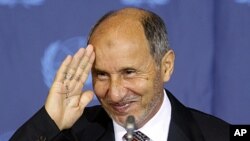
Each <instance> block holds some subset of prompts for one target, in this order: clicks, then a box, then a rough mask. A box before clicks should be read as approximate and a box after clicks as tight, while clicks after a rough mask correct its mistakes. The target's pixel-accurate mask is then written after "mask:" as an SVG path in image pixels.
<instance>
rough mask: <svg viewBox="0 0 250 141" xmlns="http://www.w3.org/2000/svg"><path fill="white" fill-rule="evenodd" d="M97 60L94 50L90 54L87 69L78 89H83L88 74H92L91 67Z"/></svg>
mask: <svg viewBox="0 0 250 141" xmlns="http://www.w3.org/2000/svg"><path fill="white" fill-rule="evenodd" d="M94 60H95V53H94V52H93V53H92V54H91V56H90V59H89V62H88V63H87V65H86V68H85V70H84V71H83V72H82V75H81V78H80V81H79V82H78V89H82V87H83V86H84V84H85V82H86V81H87V79H88V75H89V74H90V70H91V67H92V66H93V62H94Z"/></svg>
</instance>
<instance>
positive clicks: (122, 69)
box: [93, 66, 137, 73]
mask: <svg viewBox="0 0 250 141" xmlns="http://www.w3.org/2000/svg"><path fill="white" fill-rule="evenodd" d="M93 70H94V71H96V72H104V73H108V72H107V71H105V70H103V69H100V68H98V67H96V66H94V67H93ZM124 70H137V69H135V68H133V67H122V68H121V69H119V71H118V72H122V71H124Z"/></svg>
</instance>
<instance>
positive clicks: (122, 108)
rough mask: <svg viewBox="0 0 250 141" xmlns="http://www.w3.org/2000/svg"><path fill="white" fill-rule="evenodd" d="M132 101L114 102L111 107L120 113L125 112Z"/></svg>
mask: <svg viewBox="0 0 250 141" xmlns="http://www.w3.org/2000/svg"><path fill="white" fill-rule="evenodd" d="M132 103H133V102H126V103H115V104H111V106H112V108H113V109H114V110H115V111H116V112H117V113H120V114H125V113H127V112H128V110H129V107H130V106H131V105H132Z"/></svg>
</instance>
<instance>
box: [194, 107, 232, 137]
mask: <svg viewBox="0 0 250 141" xmlns="http://www.w3.org/2000/svg"><path fill="white" fill-rule="evenodd" d="M189 110H190V111H191V113H192V115H193V117H194V119H195V120H196V122H197V124H198V126H199V127H200V129H201V131H202V132H203V134H204V135H205V138H210V139H209V140H213V141H217V140H218V141H224V140H225V141H226V140H229V131H230V124H229V123H227V122H226V121H224V120H222V119H219V118H217V117H215V116H213V115H209V114H207V113H204V112H201V111H198V110H195V109H191V108H189Z"/></svg>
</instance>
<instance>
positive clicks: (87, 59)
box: [70, 46, 94, 95]
mask: <svg viewBox="0 0 250 141" xmlns="http://www.w3.org/2000/svg"><path fill="white" fill-rule="evenodd" d="M93 62H94V53H93V47H89V46H88V47H87V49H86V54H85V55H84V57H83V59H82V61H81V63H80V64H79V66H78V68H77V72H76V74H75V76H74V79H73V80H72V81H71V83H70V85H71V86H70V88H72V89H76V90H74V91H78V92H73V93H72V94H76V95H77V94H79V92H81V90H82V87H83V85H84V84H85V81H86V80H87V77H88V74H89V72H90V69H89V66H90V68H91V66H92V64H93ZM83 64H85V67H82V66H83Z"/></svg>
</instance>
